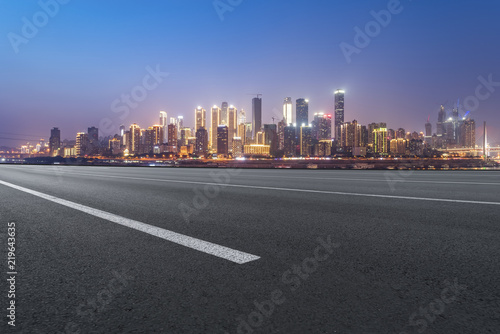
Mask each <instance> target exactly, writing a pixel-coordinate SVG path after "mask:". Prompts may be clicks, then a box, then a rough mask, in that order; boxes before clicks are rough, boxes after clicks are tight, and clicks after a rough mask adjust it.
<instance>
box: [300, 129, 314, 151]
mask: <svg viewBox="0 0 500 334" xmlns="http://www.w3.org/2000/svg"><path fill="white" fill-rule="evenodd" d="M311 147H312V128H311V127H310V126H301V127H300V155H301V156H303V157H304V156H309V155H311Z"/></svg>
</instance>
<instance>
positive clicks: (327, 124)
mask: <svg viewBox="0 0 500 334" xmlns="http://www.w3.org/2000/svg"><path fill="white" fill-rule="evenodd" d="M311 126H312V138H313V139H316V140H323V139H331V138H332V137H331V136H332V115H325V114H324V113H322V112H320V113H314V117H313V120H312V122H311Z"/></svg>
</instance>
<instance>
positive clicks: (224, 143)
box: [217, 125, 229, 156]
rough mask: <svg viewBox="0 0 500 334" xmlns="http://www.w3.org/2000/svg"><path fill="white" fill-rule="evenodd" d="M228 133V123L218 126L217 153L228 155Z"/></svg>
mask: <svg viewBox="0 0 500 334" xmlns="http://www.w3.org/2000/svg"><path fill="white" fill-rule="evenodd" d="M228 134H229V133H228V127H227V125H219V126H218V127H217V155H222V156H227V155H228V153H229V147H228Z"/></svg>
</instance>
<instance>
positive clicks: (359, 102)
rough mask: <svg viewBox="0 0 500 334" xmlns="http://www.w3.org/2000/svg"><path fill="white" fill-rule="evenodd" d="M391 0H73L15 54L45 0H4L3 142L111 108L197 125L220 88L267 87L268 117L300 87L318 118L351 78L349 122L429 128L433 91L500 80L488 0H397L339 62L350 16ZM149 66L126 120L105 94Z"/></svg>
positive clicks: (495, 110) (453, 93) (450, 97)
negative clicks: (148, 79) (365, 40)
mask: <svg viewBox="0 0 500 334" xmlns="http://www.w3.org/2000/svg"><path fill="white" fill-rule="evenodd" d="M52 1H55V0H45V1H44V0H42V1H41V3H51V2H52ZM391 1H393V0H391ZM391 1H387V0H383V1H379V0H372V1H336V0H330V1H326V0H325V1H305V0H304V1H303V0H291V1H286V2H285V1H269V0H242V1H241V3H240V4H239V5H235V6H233V5H228V6H230V7H232V8H231V9H232V10H231V11H226V12H224V13H223V18H224V19H223V20H221V19H220V17H219V15H218V13H217V11H216V9H215V8H214V4H213V1H211V0H164V1H151V0H150V1H147V0H146V1H123V0H122V1H118V0H116V1H97V0H88V1H83V0H71V1H69V2H68V3H67V4H60V5H59V9H58V11H57V13H55V15H54V16H53V17H49V19H48V21H47V23H46V24H43V22H42V24H40V27H39V28H38V32H37V33H36V34H35V35H34V36H33V37H31V38H27V43H24V44H19V45H18V51H19V52H17V53H16V52H15V50H14V48H13V46H12V43H11V41H10V40H9V34H11V35H10V36H13V35H12V33H13V34H17V35H18V36H22V35H23V34H22V29H23V25H24V22H23V17H25V18H26V19H27V20H28V21H30V22H31V23H33V20H34V16H35V17H36V15H38V18H39V19H40V18H43V15H42V16H40V15H39V14H37V13H38V12H40V11H41V10H42V8H41V6H40V3H39V2H38V1H17V0H0V13H1V14H0V15H1V20H0V35H1V36H2V37H1V38H0V64H1V65H0V66H1V78H0V146H1V145H14V144H19V143H20V142H19V141H13V140H8V139H4V138H20V139H23V140H22V141H24V140H25V139H31V138H32V137H29V136H44V137H46V138H47V137H48V135H49V131H50V128H52V127H54V126H58V127H59V128H60V129H61V132H62V137H63V138H70V139H72V138H74V136H75V133H76V132H77V131H82V130H86V129H87V127H89V126H93V125H95V126H99V124H100V122H101V121H102V119H105V118H109V119H111V120H112V122H113V124H115V125H119V124H121V123H123V124H125V125H126V126H129V125H130V124H131V123H133V122H137V123H138V124H139V125H140V126H142V127H146V126H149V125H152V124H154V123H157V121H158V120H157V119H158V112H159V111H160V110H165V111H167V113H168V115H169V117H170V116H178V115H182V116H184V119H185V125H188V126H193V125H194V108H195V107H197V106H198V105H201V106H203V107H204V108H205V109H207V110H209V108H210V107H211V106H212V105H214V104H217V105H220V104H221V102H222V101H227V102H229V103H230V104H234V105H235V106H236V107H238V108H239V109H241V108H243V109H245V110H246V111H247V117H250V111H251V98H252V96H251V95H250V94H253V93H262V94H263V121H264V123H271V122H272V120H271V117H272V116H273V115H274V116H280V115H281V106H282V102H283V98H284V97H286V96H291V97H292V99H293V100H295V99H297V98H301V97H303V98H308V99H309V100H310V118H312V113H314V112H318V111H323V112H328V113H331V112H332V111H333V91H334V90H335V89H337V88H343V89H345V90H346V110H345V117H346V121H351V120H353V119H357V120H358V121H359V122H361V123H362V124H367V123H371V122H387V123H388V126H389V127H390V128H396V129H397V128H399V127H404V128H405V129H407V130H411V131H423V129H424V123H425V120H426V119H427V117H428V116H429V115H430V116H431V121H432V123H433V124H435V122H436V119H437V112H438V109H439V105H440V104H442V103H445V104H446V106H447V107H449V108H451V107H452V105H453V104H454V103H455V102H456V100H457V99H458V98H460V99H462V101H463V100H464V99H466V98H467V97H470V96H475V95H476V87H477V86H478V85H479V84H480V83H481V82H480V81H479V80H478V77H480V76H482V77H484V78H486V79H487V78H488V76H490V75H491V76H492V80H493V81H494V82H496V81H498V82H500V67H499V60H500V44H499V43H498V37H497V36H498V33H499V32H500V27H499V23H498V22H499V21H498V17H499V16H500V3H499V2H498V1H494V0H491V1H489V0H485V1H469V0H467V1H464V0H462V1H453V2H451V1H437V2H436V1H430V0H413V1H410V0H405V1H401V3H400V5H399V7H398V8H401V11H400V13H398V14H392V15H391V22H390V23H389V24H388V25H387V26H386V27H382V28H381V30H380V32H379V33H377V34H374V37H373V38H371V41H370V43H369V45H368V46H366V47H365V48H362V49H360V52H359V54H353V55H352V57H351V62H350V63H347V61H346V58H345V57H344V54H343V53H342V51H341V48H340V47H339V45H340V44H341V43H348V44H350V45H355V43H354V37H355V31H354V28H355V27H356V26H357V27H360V28H361V29H362V30H364V29H365V25H366V24H367V23H369V22H370V21H373V20H374V18H373V17H372V15H371V14H370V12H371V11H375V12H379V11H380V10H384V9H387V7H388V4H389V3H391ZM221 2H223V3H226V4H228V3H230V1H228V0H221ZM233 3H238V1H236V0H234V1H233ZM52 8H53V7H52ZM157 65H158V66H159V68H160V69H161V71H164V72H168V73H169V75H168V77H166V78H164V80H163V81H162V82H161V83H159V84H158V87H156V88H155V89H152V90H151V91H148V93H147V97H146V98H145V99H144V100H143V101H140V102H139V103H138V106H137V107H136V108H134V109H131V111H130V113H129V114H128V116H127V117H125V118H124V119H120V118H119V117H118V116H119V115H118V114H116V113H114V112H113V111H112V109H111V103H112V102H113V101H114V100H116V99H117V98H118V99H119V98H120V97H121V95H122V94H130V93H131V91H132V90H133V88H134V87H136V86H137V85H141V84H142V81H143V78H144V76H145V75H147V74H148V72H147V70H146V68H147V67H148V66H149V67H151V68H156V66H157ZM492 89H493V91H492V92H491V91H489V93H490V96H488V98H487V99H484V100H482V101H480V105H479V106H478V108H477V109H476V110H474V111H473V112H472V115H473V118H474V119H475V120H476V122H477V124H482V122H483V121H484V120H486V121H487V122H488V124H489V131H488V133H489V136H490V137H491V140H492V141H497V142H500V114H499V113H500V108H499V107H500V86H499V87H496V86H494V87H493V88H492ZM480 92H482V93H484V92H488V91H487V90H485V89H482V90H480ZM207 114H208V113H207ZM434 127H435V125H434ZM434 131H435V129H434ZM8 133H14V134H18V135H8ZM477 133H478V135H479V134H481V133H482V130H480V129H478V131H477ZM28 135H29V136H28ZM22 141H21V142H22Z"/></svg>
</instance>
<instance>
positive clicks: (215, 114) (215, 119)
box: [210, 105, 220, 152]
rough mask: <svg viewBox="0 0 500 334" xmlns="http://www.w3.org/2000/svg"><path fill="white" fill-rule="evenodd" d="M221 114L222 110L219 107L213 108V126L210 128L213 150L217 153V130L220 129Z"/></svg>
mask: <svg viewBox="0 0 500 334" xmlns="http://www.w3.org/2000/svg"><path fill="white" fill-rule="evenodd" d="M219 114H220V108H219V107H217V106H215V105H214V106H213V107H212V112H211V122H212V126H211V127H210V143H211V145H212V150H213V151H215V152H217V128H218V127H219V124H220V123H219Z"/></svg>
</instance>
